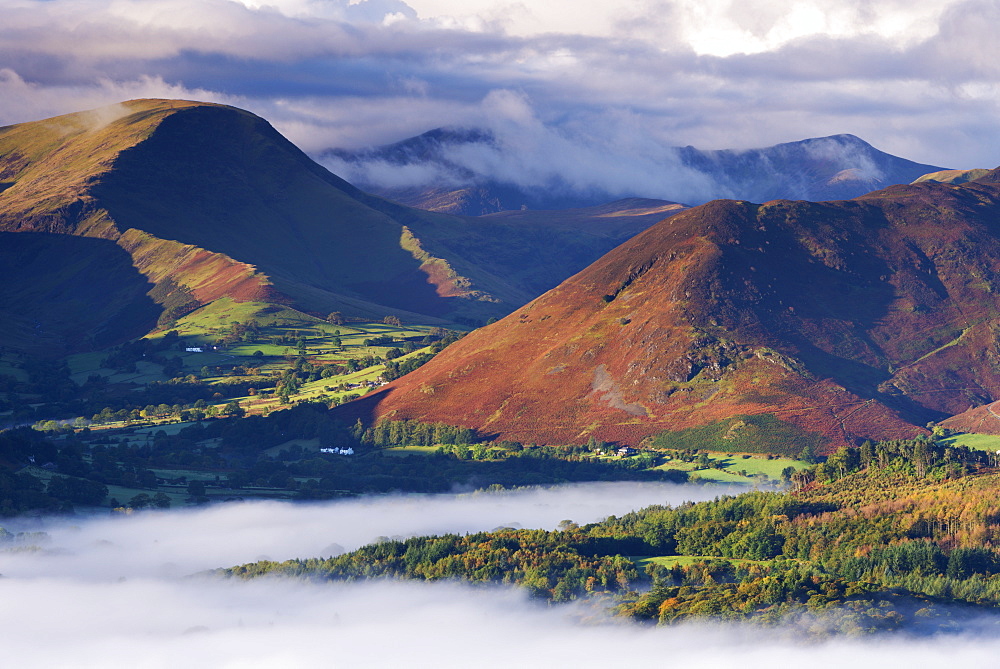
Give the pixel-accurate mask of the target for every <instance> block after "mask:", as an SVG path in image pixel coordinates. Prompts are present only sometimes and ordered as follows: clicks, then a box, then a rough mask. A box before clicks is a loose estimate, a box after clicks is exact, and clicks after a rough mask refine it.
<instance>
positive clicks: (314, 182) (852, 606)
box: [0, 100, 1000, 639]
mask: <svg viewBox="0 0 1000 669" xmlns="http://www.w3.org/2000/svg"><path fill="white" fill-rule="evenodd" d="M827 139H829V138H827ZM855 139H856V138H854V139H844V138H843V137H841V138H840V139H838V140H837V141H838V142H847V143H848V144H851V145H852V146H855V144H856V143H855ZM859 141H860V140H859ZM810 146H812V145H810V144H796V145H788V146H783V148H780V150H778V149H776V151H777V153H775V151H772V150H770V149H769V150H766V151H765V150H760V152H758V153H752V152H751V153H747V154H740V155H739V156H736V155H735V154H731V153H725V152H723V153H720V154H719V155H714V154H713V155H714V157H713V158H712V160H718V161H729V160H732V161H735V162H733V163H732V165H731V170H735V172H733V173H734V174H736V173H737V172H739V171H740V169H744V170H745V171H746V173H747V174H751V173H753V172H755V171H756V169H757V168H756V167H755V165H757V164H758V162H760V161H766V160H772V159H774V156H776V155H779V154H780V155H784V156H786V157H787V156H793V157H794V156H798V155H799V154H802V153H803V152H805V153H808V152H809V151H810V150H812V149H809V147H810ZM772 148H773V147H772ZM813 148H815V147H813ZM855 148H857V146H855ZM869 148H870V147H869ZM699 156H700V157H699ZM689 158H690V160H691V161H693V162H698V161H699V160H700V161H704V160H708V159H707V158H706V157H705V156H704V155H701V154H698V155H696V154H694V153H691V156H689ZM890 158H892V157H891V156H890V157H888V158H884V159H880V160H884V161H887V162H885V165H889V164H890V163H893V161H892V160H890ZM796 160H797V158H796ZM793 162H794V161H793ZM893 164H896V165H897V166H898V165H900V164H901V163H893ZM741 165H742V167H740V166H741ZM903 167H905V168H906V169H907V170H915V169H917V167H920V168H923V167H927V168H929V167H930V166H920V165H919V164H913V165H909V166H906V165H904V166H903ZM737 168H739V169H737ZM809 169H810V170H814V171H815V174H813V173H810V174H812V176H811V177H810V178H813V177H815V178H816V179H819V178H820V177H823V175H824V174H826V173H825V172H823V170H829V169H832V167H831V166H830V164H827V163H822V164H816V165H813V167H810V168H809ZM901 169H902V168H901ZM0 170H2V172H0V174H2V176H3V178H4V180H5V183H6V184H8V186H7V187H6V188H5V189H4V190H3V191H0V268H2V269H3V270H4V272H5V275H6V276H9V277H11V279H10V280H9V281H7V282H5V283H4V285H3V286H2V287H0V297H2V298H3V300H2V302H0V315H2V316H3V317H4V319H5V321H4V322H5V327H4V328H2V329H0V421H2V425H3V427H2V429H0V515H2V516H3V517H4V518H5V519H6V520H10V521H11V522H12V523H13V525H12V526H13V527H15V530H17V531H15V532H9V531H7V530H3V531H0V562H3V561H4V560H5V559H8V558H9V559H11V560H13V562H12V564H15V565H18V564H20V565H21V566H23V564H21V563H19V562H18V560H19V558H17V557H16V556H20V555H22V554H34V553H38V554H42V555H47V554H48V553H47V551H48V550H49V549H48V548H46V542H47V541H49V538H48V535H47V534H46V532H45V530H44V529H30V528H32V527H36V526H37V527H38V528H43V527H45V526H46V524H47V523H49V522H50V521H52V519H56V518H61V517H71V518H77V519H94V518H101V519H104V520H106V521H107V522H108V523H110V524H109V525H108V527H115V525H114V523H115V522H133V521H134V522H136V523H139V524H142V523H144V522H146V521H145V519H147V518H151V519H152V518H158V517H160V518H172V517H174V516H173V514H177V513H188V514H200V513H207V512H210V511H212V510H215V509H219V510H222V509H226V508H230V507H233V506H236V505H240V504H247V505H251V506H252V505H258V504H259V505H269V504H270V505H278V507H280V508H286V507H287V508H290V509H309V508H315V509H320V508H323V509H325V508H347V507H346V506H344V507H338V506H337V505H350V504H353V503H356V504H357V505H360V506H356V507H351V508H355V509H357V508H363V507H364V505H366V504H369V503H372V504H389V505H391V504H393V503H394V502H393V501H392V500H396V499H404V500H409V499H416V500H422V501H420V502H417V503H426V504H433V503H434V500H437V499H439V498H443V497H447V496H449V495H456V494H468V495H470V496H472V497H476V496H489V498H490V499H496V500H503V499H506V497H505V496H510V498H512V499H513V498H517V497H519V496H531V495H541V496H545V495H552V494H555V495H558V494H561V493H560V492H559V491H563V490H574V489H575V487H574V486H582V487H583V489H587V490H600V489H602V488H600V486H651V487H652V488H654V489H663V490H666V489H667V488H666V486H683V488H681V489H683V490H684V491H685V493H684V495H685V497H684V499H682V500H680V501H679V502H678V503H677V505H676V506H671V505H670V504H666V505H665V504H662V503H660V502H659V501H656V500H654V501H652V502H648V501H644V502H643V507H644V508H641V507H640V506H638V505H636V506H632V507H630V508H628V509H626V510H624V511H621V512H620V514H621V515H611V516H609V515H607V514H604V515H599V516H597V517H595V518H593V519H590V520H586V521H585V522H582V523H581V522H578V521H577V519H575V518H574V517H573V515H574V514H570V513H567V514H566V516H565V517H563V518H561V519H559V520H558V521H557V524H556V523H549V526H548V527H545V528H529V529H525V528H524V527H521V526H518V525H517V523H508V522H507V521H505V520H498V521H496V522H497V523H499V524H494V525H491V526H489V527H483V526H482V525H481V522H479V523H473V525H461V527H465V528H467V529H465V530H462V531H464V532H466V533H465V534H462V535H459V534H453V533H451V532H452V531H453V530H452V526H450V525H447V524H444V525H441V526H440V527H438V526H434V527H429V526H420V527H418V528H416V529H413V530H412V531H407V533H406V534H405V535H399V536H391V537H390V536H378V537H370V536H369V537H366V538H365V539H364V540H359V541H356V542H354V543H353V544H352V545H351V546H350V547H349V548H346V549H345V548H344V547H343V546H342V545H341V544H339V543H337V542H336V541H332V540H331V541H328V542H326V543H325V545H324V546H320V547H318V548H317V547H313V548H311V549H310V550H312V551H317V550H318V551H321V552H312V553H302V554H298V555H295V556H287V557H283V558H281V559H270V558H261V557H259V554H255V555H248V556H244V555H242V554H241V555H240V556H238V557H236V558H233V559H232V560H231V561H230V562H224V563H213V564H212V565H211V566H207V567H203V568H207V569H211V570H212V571H211V572H210V573H209V574H202V575H201V576H203V577H205V578H209V579H212V582H213V583H215V582H219V581H221V582H226V583H244V584H245V585H243V586H234V587H247V588H254V587H256V586H253V585H250V584H251V583H254V582H256V581H257V580H258V578H259V577H262V576H268V575H270V576H273V575H284V576H288V577H292V579H291V580H290V581H289V582H297V581H296V580H295V579H299V580H302V579H305V580H309V581H310V582H338V581H346V582H353V581H360V580H369V579H383V578H391V579H394V580H396V581H407V580H410V581H430V582H434V581H439V580H457V581H462V582H466V583H469V584H476V585H480V586H490V587H516V588H518V590H519V591H520V592H521V593H523V594H524V596H526V597H528V598H530V599H532V600H535V601H545V602H550V603H552V604H553V605H554V604H566V605H567V606H587V607H592V608H593V611H594V612H595V613H594V614H593V615H595V616H597V617H599V618H600V619H601V620H602V621H619V622H620V621H628V623H629V624H633V625H638V626H642V625H657V626H662V627H669V626H672V625H676V624H678V623H681V622H684V621H689V620H702V621H704V620H711V621H715V622H719V621H726V622H733V621H738V622H740V623H741V624H747V625H753V626H758V627H761V628H782V627H786V626H788V625H790V624H795V625H800V624H801V623H802V621H804V620H811V621H819V622H816V623H815V624H811V626H809V628H808V633H807V634H806V636H807V637H810V638H814V639H825V638H828V637H831V636H844V635H847V636H851V635H867V634H881V633H891V632H903V633H915V634H927V635H936V634H949V633H953V632H955V631H960V630H962V629H964V628H963V625H965V624H966V621H969V620H973V619H978V618H979V617H982V616H987V617H988V616H989V615H991V613H992V611H993V609H994V608H995V607H996V606H998V605H1000V595H998V592H1000V585H998V583H1000V558H997V551H996V545H995V542H996V536H995V535H996V526H997V522H996V519H997V518H998V517H1000V509H995V508H994V506H995V505H994V504H993V498H992V496H991V492H990V491H992V490H993V489H995V487H996V484H997V481H996V479H997V476H998V473H997V472H998V464H1000V463H998V461H997V453H1000V437H998V436H996V434H997V433H1000V428H998V426H1000V421H998V422H997V424H996V425H994V424H993V419H994V418H995V414H994V409H993V407H992V404H993V402H994V400H995V398H996V397H998V396H1000V353H998V350H1000V349H998V347H997V336H996V332H998V331H1000V302H998V298H997V297H996V290H995V288H996V286H997V285H998V284H997V281H998V280H1000V279H998V277H1000V237H997V235H996V232H995V230H994V227H995V225H994V222H995V217H996V214H997V211H1000V190H998V187H997V183H998V180H1000V177H998V175H997V171H996V170H992V171H940V170H935V171H934V172H933V173H930V174H927V175H926V178H920V179H916V180H915V182H914V183H909V181H913V179H911V177H912V175H910V174H909V173H907V176H906V179H907V181H906V183H900V184H897V185H890V186H889V187H887V188H884V189H882V190H877V191H874V192H867V193H866V194H863V195H860V196H858V197H855V198H853V199H850V200H831V201H824V202H809V201H800V200H796V201H793V200H787V199H776V200H770V201H766V202H763V203H760V204H756V203H753V202H748V201H746V200H715V201H711V202H707V203H705V204H701V205H699V206H695V207H690V206H687V205H683V204H679V203H676V202H672V201H667V200H657V199H646V198H638V197H629V198H625V199H618V200H614V201H609V202H604V203H600V204H596V203H590V204H587V206H580V207H576V208H563V209H559V210H542V209H528V208H519V209H514V210H504V211H495V212H492V213H489V214H485V215H481V216H469V215H450V214H446V213H441V212H435V211H429V210H426V209H418V208H414V207H409V206H406V205H403V204H399V203H397V202H393V201H390V200H387V199H383V198H381V197H378V196H375V195H371V194H369V193H366V192H364V191H361V190H359V189H357V188H356V187H355V186H353V185H351V184H349V183H348V182H346V181H344V180H342V179H340V178H339V177H337V176H335V175H334V174H332V173H331V172H329V171H327V170H326V169H325V168H323V167H322V166H320V165H319V164H317V163H315V162H313V161H312V160H311V159H310V158H309V157H308V156H306V155H305V154H304V153H302V152H301V151H300V150H299V149H298V148H297V147H295V146H294V145H293V144H291V142H289V141H288V140H286V139H285V138H284V137H282V136H281V135H280V134H278V133H277V132H276V131H275V130H274V129H273V128H272V127H271V126H270V125H269V124H268V123H267V122H266V121H264V120H263V119H261V118H259V117H257V116H255V115H253V114H250V113H248V112H244V111H242V110H238V109H235V108H232V107H226V106H222V105H207V104H201V103H189V102H183V101H171V100H137V101H131V102H128V103H124V104H123V105H121V106H119V107H117V108H115V109H112V110H104V111H99V112H82V113H77V114H70V115H68V116H66V117H60V118H58V119H48V120H45V121H38V122H32V123H25V124H21V125H18V126H10V127H7V128H0ZM821 173H822V174H821ZM827 177H829V175H826V176H825V177H823V178H827ZM830 178H832V177H830ZM846 181H849V179H847V178H846V177H844V179H841V180H840V182H838V183H841V185H843V183H846ZM873 184H874V182H873ZM762 187H763V186H762ZM484 197H485V195H484ZM445 199H447V198H445ZM564 204H565V203H564ZM371 500H377V501H374V502H373V501H371ZM583 503H584V502H583V501H580V502H579V504H583ZM650 503H651V504H652V506H650V505H649V504H650ZM324 505H329V507H328V506H324ZM252 508H254V509H256V508H271V507H267V506H262V507H257V506H252ZM220 512H221V511H220ZM6 520H5V523H6ZM52 522H58V521H52ZM102 522H103V521H102ZM18 526H23V527H25V528H28V529H25V530H18V529H17V527H18ZM436 531H441V532H444V534H436V533H435V532H436ZM4 542H10V543H9V544H4ZM186 575H187V574H185V576H186ZM988 624H989V625H994V624H995V623H994V622H993V621H992V619H990V622H989V623H988Z"/></svg>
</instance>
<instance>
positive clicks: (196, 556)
mask: <svg viewBox="0 0 1000 669" xmlns="http://www.w3.org/2000/svg"><path fill="white" fill-rule="evenodd" d="M722 492H724V490H723V489H720V488H718V487H712V486H671V485H661V484H653V485H651V484H586V485H573V486H565V487H559V488H550V489H542V490H527V491H518V492H514V493H507V494H490V493H485V494H473V495H435V496H395V497H393V496H390V497H373V498H362V499H357V500H349V501H341V502H332V503H326V504H291V503H273V502H256V503H244V504H229V505H219V506H214V507H208V508H203V509H197V510H191V511H169V512H150V513H139V514H135V515H132V516H128V517H125V516H117V517H92V518H70V519H62V520H49V521H47V522H46V523H44V531H45V532H46V533H47V535H48V537H49V538H48V540H47V541H42V542H38V545H37V547H35V548H32V547H31V544H32V543H33V542H30V541H27V542H20V543H18V542H12V543H9V544H8V548H7V550H5V551H3V552H0V573H3V574H4V578H0V601H2V602H3V603H4V605H3V606H2V607H0V626H2V629H3V630H4V632H5V634H4V644H3V654H4V658H5V663H6V662H10V666H18V667H151V668H159V667H176V666H184V667H241V668H242V667H305V666H324V667H352V668H353V667H510V666H520V667H602V668H606V667H610V666H616V665H620V664H622V663H623V662H627V663H628V664H629V665H636V664H639V665H649V666H678V667H735V666H739V667H741V669H755V668H757V667H761V668H763V667H768V668H771V667H776V666H792V665H797V664H802V665H805V666H810V667H834V666H837V667H840V666H845V665H847V666H851V665H853V666H861V667H867V666H878V665H882V666H907V667H931V666H935V667H936V666H940V665H942V664H943V663H947V662H961V663H964V664H966V665H967V666H977V667H980V666H991V665H992V664H994V662H995V660H994V658H995V657H996V656H997V653H998V652H1000V640H998V639H995V638H991V637H990V636H987V635H985V634H984V635H979V636H977V635H973V634H971V633H970V634H968V635H959V636H949V637H938V638H933V639H915V638H910V637H881V638H875V639H840V640H835V641H828V642H822V643H815V642H810V641H808V638H809V637H808V635H807V633H806V631H805V630H801V631H800V630H798V629H796V628H795V627H787V628H779V629H773V630H768V629H761V628H751V627H747V626H737V625H708V624H685V625H682V626H679V627H670V628H653V627H644V626H640V625H635V624H630V623H626V622H623V621H621V620H617V619H614V618H612V617H610V616H609V615H608V614H607V613H606V611H605V607H603V606H601V605H600V603H575V604H570V605H548V604H545V603H543V602H540V601H537V600H532V599H530V598H529V597H528V596H527V595H526V594H525V593H524V592H523V591H520V590H517V589H514V588H502V587H474V586H469V585H465V584H460V583H453V582H438V583H414V582H395V581H386V580H378V581H369V582H355V583H327V582H315V581H304V580H296V579H288V578H264V579H258V580H253V581H240V580H226V579H221V578H216V577H212V576H207V575H204V574H201V575H195V576H192V575H191V574H193V573H195V572H200V571H202V570H205V569H209V568H214V567H223V566H230V565H234V564H238V563H242V562H247V561H251V560H254V559H257V558H259V557H262V556H264V555H267V556H269V557H271V558H273V559H286V558H289V557H296V556H298V557H308V556H315V555H321V554H324V553H328V552H331V551H339V550H350V549H352V548H355V547H357V546H359V545H362V544H364V543H368V542H369V541H371V540H373V539H375V538H376V537H379V536H411V535H415V534H426V533H443V532H459V533H462V532H468V531H478V530H483V529H492V528H494V527H497V526H501V525H508V526H514V525H518V526H521V527H542V528H549V529H551V528H553V527H555V526H556V525H557V524H558V523H559V522H560V521H561V520H565V519H572V520H574V521H576V522H579V523H584V522H591V521H595V520H599V519H601V518H604V517H606V516H608V515H610V514H615V515H621V514H623V513H626V512H628V511H629V510H632V509H637V508H641V507H643V506H646V505H649V504H652V503H661V504H662V503H670V504H677V503H680V502H682V501H684V500H699V499H709V498H712V497H715V496H716V495H718V494H721V493H722ZM6 525H7V527H8V528H9V529H12V530H22V531H25V530H30V529H37V528H32V527H31V525H33V523H31V522H28V521H20V522H19V523H17V524H13V523H7V524H6ZM334 545H336V547H335V546H334ZM324 549H325V550H324Z"/></svg>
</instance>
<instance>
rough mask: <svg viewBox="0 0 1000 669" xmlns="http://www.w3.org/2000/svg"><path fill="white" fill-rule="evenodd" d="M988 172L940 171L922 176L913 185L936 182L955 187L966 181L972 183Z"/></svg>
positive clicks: (977, 170) (972, 170)
mask: <svg viewBox="0 0 1000 669" xmlns="http://www.w3.org/2000/svg"><path fill="white" fill-rule="evenodd" d="M988 172H989V170H984V169H982V168H976V169H971V170H940V171H937V172H931V173H929V174H924V175H923V176H921V177H919V178H917V179H915V180H914V181H913V183H915V184H919V183H923V182H925V181H936V182H938V183H942V184H952V185H957V184H963V183H965V182H966V181H974V180H976V179H978V178H980V177H982V176H985V175H986V174H987V173H988Z"/></svg>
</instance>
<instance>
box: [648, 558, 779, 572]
mask: <svg viewBox="0 0 1000 669" xmlns="http://www.w3.org/2000/svg"><path fill="white" fill-rule="evenodd" d="M629 559H630V560H632V561H633V562H634V563H635V565H636V566H637V567H639V568H640V569H644V568H645V567H646V565H649V564H658V565H661V566H663V567H667V568H670V567H675V566H678V565H679V566H681V567H689V566H691V565H693V564H696V563H698V562H706V561H708V560H726V561H727V562H732V563H734V564H765V562H762V561H760V560H744V559H740V558H724V557H718V556H712V555H662V556H657V557H642V556H638V555H636V556H629Z"/></svg>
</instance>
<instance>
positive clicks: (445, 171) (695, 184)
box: [318, 128, 941, 216]
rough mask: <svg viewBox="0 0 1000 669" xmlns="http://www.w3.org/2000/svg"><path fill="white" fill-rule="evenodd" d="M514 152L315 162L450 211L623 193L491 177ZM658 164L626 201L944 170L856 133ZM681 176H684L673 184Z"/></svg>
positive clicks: (676, 155) (686, 198) (416, 151)
mask: <svg viewBox="0 0 1000 669" xmlns="http://www.w3.org/2000/svg"><path fill="white" fill-rule="evenodd" d="M513 151H514V149H511V148H508V147H507V146H506V145H505V142H504V141H503V140H502V139H501V138H500V137H498V136H496V135H494V134H493V133H491V132H488V131H485V130H479V129H471V130H470V129H461V128H437V129H435V130H431V131H429V132H426V133H424V134H422V135H419V136H417V137H411V138H409V139H405V140H403V141H400V142H396V143H395V144H389V145H386V146H381V147H373V148H368V149H362V150H357V151H347V150H340V149H331V150H328V151H325V152H322V153H321V154H320V155H319V156H318V159H319V160H320V161H321V162H326V163H329V164H331V165H336V167H337V168H338V169H339V170H343V173H344V174H345V176H346V177H347V178H348V179H349V180H350V181H351V182H352V183H354V184H356V185H358V186H360V187H362V188H364V189H366V190H368V191H370V192H373V193H378V194H379V195H382V196H383V197H386V198H389V199H391V200H394V201H397V202H401V203H404V204H407V205H409V206H413V207H418V208H421V209H426V210H429V211H440V212H447V213H452V214H467V215H473V216H479V215H483V214H488V213H493V212H497V211H507V210H518V209H522V208H527V209H543V210H550V209H564V208H571V207H584V206H591V205H595V204H600V203H602V202H606V201H609V200H613V199H616V198H620V197H621V192H620V189H615V190H614V192H613V191H612V190H611V189H606V188H600V187H592V188H584V187H581V186H574V185H572V184H570V183H569V182H568V181H567V180H566V179H564V178H563V177H562V175H560V174H552V175H551V178H550V179H548V181H547V182H544V183H542V182H539V181H538V179H537V176H531V177H530V180H529V179H528V178H527V177H526V178H525V179H520V180H519V179H518V178H517V177H509V176H508V177H497V176H494V175H493V174H492V173H491V171H490V170H491V169H494V168H487V167H485V166H486V165H498V164H503V163H505V162H506V163H510V164H512V165H513V164H518V162H517V161H516V160H515V159H514V158H515V156H513V155H512V152H513ZM484 156H486V157H488V158H489V159H488V160H487V159H485V158H484ZM517 158H518V160H523V159H524V157H523V156H521V155H518V156H517ZM661 163H662V164H661V165H660V166H659V167H660V172H661V173H662V174H663V177H662V183H661V185H659V186H657V187H656V188H652V189H651V188H650V187H649V186H648V185H647V186H637V187H636V188H637V189H638V190H637V191H636V192H634V193H631V194H630V195H633V196H647V197H655V198H663V199H667V200H672V201H679V202H686V203H691V204H698V203H704V202H707V201H709V200H712V199H716V198H735V199H744V200H751V201H754V202H765V201H767V200H773V199H779V198H787V199H795V200H813V201H816V200H831V199H848V198H852V197H857V196H859V195H864V194H865V193H869V192H871V191H873V190H876V189H878V188H884V187H885V186H888V185H892V184H907V183H910V182H912V181H913V180H914V179H917V178H918V177H921V176H922V175H925V174H927V173H929V172H934V171H938V170H940V169H941V168H939V167H933V166H930V165H922V164H920V163H915V162H912V161H910V160H905V159H903V158H898V157H896V156H893V155H890V154H888V153H884V152H882V151H879V150H878V149H876V148H874V147H873V146H871V145H870V144H868V143H867V142H865V141H863V140H861V139H859V138H857V137H855V136H853V135H833V136H830V137H819V138H813V139H805V140H802V141H798V142H788V143H784V144H777V145H775V146H771V147H767V148H761V149H744V150H721V151H703V150H699V149H696V148H694V147H691V146H687V147H672V148H671V147H667V148H666V149H665V151H664V154H663V156H661ZM507 171H508V172H510V171H511V169H508V170H507ZM678 174H681V175H683V176H684V178H683V179H679V178H677V175H678ZM640 191H641V192H640ZM650 191H652V192H650Z"/></svg>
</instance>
